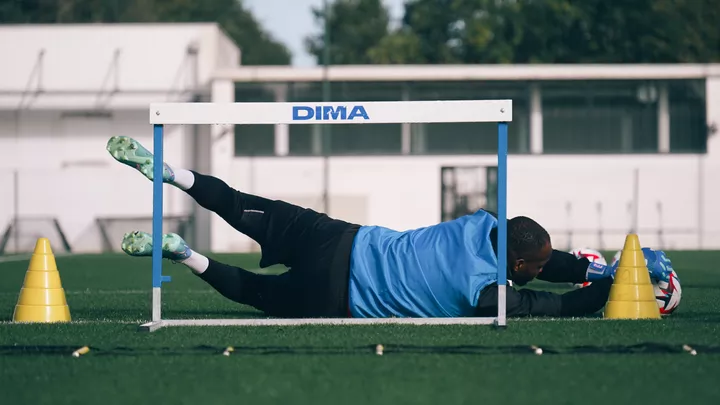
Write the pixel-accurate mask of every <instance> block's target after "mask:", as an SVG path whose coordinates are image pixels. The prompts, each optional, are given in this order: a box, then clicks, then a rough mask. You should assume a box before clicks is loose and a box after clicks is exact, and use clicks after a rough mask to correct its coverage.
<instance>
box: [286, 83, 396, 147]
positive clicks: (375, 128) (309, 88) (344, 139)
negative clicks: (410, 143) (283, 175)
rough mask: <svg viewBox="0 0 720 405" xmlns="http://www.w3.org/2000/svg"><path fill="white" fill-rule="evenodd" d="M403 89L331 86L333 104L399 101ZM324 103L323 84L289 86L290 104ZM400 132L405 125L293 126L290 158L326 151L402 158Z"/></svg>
mask: <svg viewBox="0 0 720 405" xmlns="http://www.w3.org/2000/svg"><path fill="white" fill-rule="evenodd" d="M401 85H402V84H401V83H398V82H388V83H368V82H334V83H331V84H330V100H331V101H335V102H343V101H397V100H401V97H402V87H401ZM322 100H323V83H322V82H310V83H293V84H291V85H290V88H289V92H288V101H290V102H309V103H315V102H320V101H322ZM401 128H402V124H363V125H357V124H332V125H328V124H325V125H290V128H289V131H290V140H289V143H290V145H289V150H290V155H321V154H323V151H325V150H327V151H328V153H329V154H331V155H355V154H400V153H401V151H402V146H401V144H402V139H401V137H402V135H401V133H402V130H401ZM326 136H328V138H325V137H326ZM324 140H326V142H324Z"/></svg>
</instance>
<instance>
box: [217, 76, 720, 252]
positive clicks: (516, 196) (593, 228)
mask: <svg viewBox="0 0 720 405" xmlns="http://www.w3.org/2000/svg"><path fill="white" fill-rule="evenodd" d="M706 94H707V102H708V104H707V121H708V124H709V125H713V124H714V125H720V79H718V78H711V79H708V81H707V83H706ZM719 139H720V138H718V135H717V134H715V135H714V136H712V137H711V138H710V139H709V142H708V153H707V154H687V155H677V154H672V155H671V154H668V155H664V154H650V155H646V154H643V155H633V154H623V155H584V156H576V155H575V156H574V155H522V156H521V155H513V156H510V157H509V175H508V183H509V186H508V214H509V215H510V216H515V215H527V216H530V217H533V218H535V219H537V220H538V221H540V222H541V223H542V224H543V225H544V226H546V227H547V228H548V229H549V230H550V231H551V232H552V234H553V237H554V238H555V241H556V243H557V244H558V245H559V246H564V245H573V246H590V247H599V248H608V249H614V248H619V247H621V246H622V242H623V240H624V235H625V233H626V232H627V231H628V230H629V229H630V227H631V226H632V220H631V218H632V216H631V213H630V211H629V209H628V206H629V204H631V203H632V201H633V200H634V198H635V197H634V196H635V193H636V191H635V188H634V184H635V183H634V181H635V173H637V176H638V184H639V187H638V189H637V196H638V219H637V221H638V227H639V228H640V230H641V232H640V237H641V241H642V242H643V243H644V244H647V245H652V246H659V245H662V247H663V248H675V249H716V248H720V213H718V212H717V210H716V209H714V208H713V207H714V205H715V203H714V202H715V201H717V199H718V198H720V191H719V190H718V189H717V188H716V187H714V186H713V184H715V182H716V179H717V178H718V176H720V140H719ZM224 158H225V159H228V158H229V159H232V165H231V166H230V167H228V168H224V169H222V170H219V171H218V172H217V173H216V175H218V176H221V177H224V178H226V179H227V180H228V182H229V183H230V184H232V185H233V186H235V187H237V188H239V189H242V190H244V191H248V192H251V193H255V194H260V195H263V196H267V197H270V198H278V199H285V200H288V201H291V202H294V203H296V204H300V205H303V206H309V207H312V208H315V209H322V207H323V206H322V186H323V160H322V159H321V158H318V157H284V158H277V157H254V158H253V157H230V156H225V157H224ZM215 159H220V156H215ZM329 162H330V165H329V167H330V171H329V173H330V175H329V184H330V186H329V190H330V194H331V203H330V206H331V207H330V215H331V216H337V217H340V218H343V219H346V220H349V221H355V222H359V223H362V224H373V225H383V226H388V227H391V228H395V229H410V228H415V227H421V226H425V225H430V224H433V223H436V222H438V221H439V220H440V205H441V202H440V183H441V182H440V170H441V167H442V166H444V165H450V166H452V165H494V164H495V162H496V160H495V157H494V156H492V155H482V156H406V157H332V158H330V159H329ZM568 204H570V206H571V211H570V213H568V208H567V207H568ZM598 204H601V206H602V212H601V213H600V214H599V213H598ZM216 228H217V229H215V230H214V233H213V235H214V238H213V241H212V247H213V249H214V250H217V251H238V250H247V249H256V248H257V246H256V245H255V244H254V243H253V242H251V241H249V240H248V239H247V238H246V237H244V236H242V235H239V234H238V233H237V232H236V231H234V230H233V229H231V228H230V227H229V226H228V225H227V224H224V223H219V222H218V223H217V225H216ZM599 229H604V230H605V235H604V236H603V237H601V238H600V237H598V235H597V233H596V232H597V231H598V230H599ZM570 230H574V235H573V236H572V238H570V236H569V235H568V231H570ZM660 230H663V231H664V232H665V235H664V236H661V235H659V233H658V232H659V231H660Z"/></svg>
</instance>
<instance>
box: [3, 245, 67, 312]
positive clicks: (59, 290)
mask: <svg viewBox="0 0 720 405" xmlns="http://www.w3.org/2000/svg"><path fill="white" fill-rule="evenodd" d="M13 321H14V322H69V321H70V308H69V307H68V304H67V301H66V300H65V290H64V289H63V287H62V283H60V273H59V272H58V269H57V265H56V264H55V255H53V252H52V249H51V248H50V241H49V240H48V239H47V238H40V239H38V241H37V243H36V244H35V251H34V252H33V255H32V257H31V258H30V265H29V266H28V270H27V273H25V281H24V282H23V286H22V289H21V290H20V297H19V298H18V302H17V305H16V306H15V313H14V314H13Z"/></svg>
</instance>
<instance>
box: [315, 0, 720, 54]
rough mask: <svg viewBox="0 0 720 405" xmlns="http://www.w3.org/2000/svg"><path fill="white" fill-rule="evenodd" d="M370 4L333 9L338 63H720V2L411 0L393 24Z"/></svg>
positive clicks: (361, 1) (361, 0) (364, 0)
mask: <svg viewBox="0 0 720 405" xmlns="http://www.w3.org/2000/svg"><path fill="white" fill-rule="evenodd" d="M370 3H378V2H377V1H374V0H372V1H371V0H356V1H351V0H342V1H340V0H339V1H338V2H337V3H336V4H335V5H333V6H332V7H331V9H332V10H333V12H334V14H333V15H332V16H331V19H330V22H331V24H330V26H331V38H330V42H331V44H332V45H331V46H332V55H333V63H405V64H412V63H431V64H440V63H443V64H448V63H709V62H717V61H720V29H718V21H720V0H633V1H627V0H583V1H575V0H408V1H407V2H406V4H405V15H404V17H403V20H402V24H401V26H400V27H399V28H398V29H397V30H394V31H393V30H389V29H388V27H387V25H384V24H383V21H386V20H387V19H384V20H383V19H377V18H374V16H376V15H378V13H381V11H378V9H377V8H376V9H371V8H370V7H368V6H367V5H369V4H370ZM379 8H380V9H381V8H382V7H380V6H379ZM342 10H345V11H346V12H345V13H341V12H340V11H342ZM348 10H349V11H348ZM383 12H384V11H383ZM373 13H374V14H373ZM316 15H317V16H318V19H319V20H320V21H322V18H323V16H322V13H317V14H316ZM369 21H372V22H373V23H372V24H370V23H368V22H369ZM370 27H374V28H373V29H374V30H375V31H374V32H376V33H381V32H382V33H384V34H383V35H382V37H380V38H378V36H377V35H368V33H367V31H366V30H368V29H370ZM338 31H340V32H341V34H342V35H338ZM321 36H322V35H321V34H320V35H318V37H321ZM318 37H316V38H315V40H314V41H313V42H312V44H313V46H312V47H311V52H312V53H313V54H314V55H316V56H318V57H320V56H321V55H322V41H319V40H317V38H318ZM348 39H350V40H348ZM336 55H339V60H335V59H336V57H337V56H336ZM348 55H350V56H348ZM318 60H319V61H320V60H321V59H318Z"/></svg>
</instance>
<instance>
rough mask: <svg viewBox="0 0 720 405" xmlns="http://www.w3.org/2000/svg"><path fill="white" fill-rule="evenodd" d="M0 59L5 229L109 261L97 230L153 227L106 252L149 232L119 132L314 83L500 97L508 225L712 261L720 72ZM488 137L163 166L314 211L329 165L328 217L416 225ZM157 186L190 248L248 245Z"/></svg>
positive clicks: (1, 47) (207, 134)
mask: <svg viewBox="0 0 720 405" xmlns="http://www.w3.org/2000/svg"><path fill="white" fill-rule="evenodd" d="M153 35H155V36H153ZM20 43H22V44H23V45H22V46H21V45H20ZM191 44H194V46H195V49H197V54H196V55H195V56H194V52H188V48H189V47H191ZM78 47H79V48H78ZM43 49H44V53H42V50H43ZM0 53H1V54H2V55H4V56H6V57H7V58H8V60H13V61H14V63H13V64H11V65H10V67H7V65H4V66H3V67H0V69H2V70H3V72H2V73H3V74H2V75H0V184H2V185H3V190H13V186H12V185H13V184H17V185H18V190H14V191H11V192H10V193H3V195H2V197H0V228H1V227H2V226H3V225H2V224H3V223H8V222H10V221H11V219H12V218H13V217H15V216H19V217H21V218H27V217H28V216H34V215H42V216H49V217H54V218H57V219H58V221H59V223H60V224H61V226H62V228H63V229H64V230H65V233H66V235H67V238H68V241H69V243H70V245H71V246H72V247H73V249H74V250H76V251H83V250H97V249H99V248H100V247H101V246H100V244H99V243H98V240H100V239H102V238H100V237H99V236H98V233H97V227H96V224H95V222H96V219H97V218H106V217H124V218H131V217H144V218H145V219H144V220H143V221H139V220H138V221H131V220H127V221H120V222H117V225H118V226H117V229H113V230H112V232H110V233H111V235H110V237H109V239H111V240H110V243H111V244H112V243H117V241H115V239H117V238H118V237H119V236H121V234H122V232H124V231H127V230H131V229H135V228H137V227H142V228H143V229H148V230H149V221H148V220H147V218H148V217H149V216H150V214H151V206H152V204H151V187H150V183H149V182H147V181H145V183H143V179H142V178H141V177H140V176H139V175H138V174H137V173H133V171H132V170H130V169H127V168H125V167H120V165H118V164H116V163H115V162H114V161H113V160H112V158H110V156H108V155H107V153H106V152H105V151H104V145H105V142H106V140H107V138H108V137H109V136H111V135H132V136H135V137H138V138H140V139H141V140H143V141H145V142H146V143H147V144H148V145H150V140H151V127H150V126H149V124H148V116H147V111H148V110H147V107H148V103H149V102H151V101H166V100H177V99H180V100H191V99H192V97H193V96H198V98H196V99H201V100H206V101H217V102H229V101H298V102H301V101H302V102H312V101H320V100H321V97H322V91H321V89H322V81H323V78H324V77H327V78H328V79H329V80H330V82H331V100H333V101H369V100H415V99H471V98H479V99H487V98H512V99H513V103H514V114H513V115H514V116H513V122H512V123H511V125H510V149H511V155H510V157H509V159H508V160H509V177H508V179H509V189H508V213H509V215H511V216H514V215H527V216H530V217H533V218H535V219H537V220H538V221H539V222H541V223H542V224H543V225H545V226H546V227H547V228H548V229H549V230H550V231H551V233H552V235H553V238H554V241H555V243H556V246H558V247H560V248H565V247H568V246H577V247H579V246H589V247H596V248H602V249H614V248H619V247H620V246H621V244H622V241H623V239H624V235H625V234H626V233H627V232H629V231H630V230H633V229H635V230H637V231H638V233H639V234H640V238H641V241H642V242H643V243H644V244H645V245H649V246H657V247H662V248H666V249H672V248H675V249H717V248H720V213H718V211H717V210H715V209H713V208H714V205H713V201H715V200H716V199H718V198H720V191H718V189H717V187H713V185H714V184H715V183H716V179H717V178H719V177H720V141H719V140H718V136H717V134H716V133H714V132H713V130H712V129H713V128H717V127H718V126H720V65H611V66H604V65H591V66H565V65H560V66H558V65H552V66H543V65H534V66H345V67H332V68H330V69H329V70H328V71H327V72H326V71H324V70H323V69H322V68H303V69H298V68H292V67H243V66H238V65H237V63H236V62H238V63H239V61H240V58H239V54H240V52H239V51H238V50H237V48H236V47H235V46H234V45H233V44H232V43H231V42H230V41H229V40H228V39H227V37H226V36H224V35H223V34H222V32H220V30H218V29H217V28H216V27H215V26H214V25H160V26H158V25H150V26H148V25H87V26H40V27H38V26H25V27H12V26H10V27H5V28H0ZM193 69H194V71H195V72H197V73H196V74H194V73H192V72H193ZM6 71H7V72H6ZM325 74H327V76H325ZM38 89H41V90H43V91H42V92H39V91H38ZM193 89H195V90H196V91H195V92H193V91H192V90H193ZM113 90H117V91H113ZM491 130H493V127H492V126H488V125H486V124H478V125H467V124H456V125H413V126H411V125H396V126H394V125H377V124H376V125H367V126H366V125H360V126H358V125H355V126H352V127H350V126H343V125H342V124H338V125H333V128H332V134H331V138H330V139H331V141H330V142H329V144H330V149H329V158H327V160H326V159H325V158H323V157H322V145H323V142H322V140H323V139H322V137H321V132H320V131H319V127H318V128H313V127H311V126H300V125H297V126H294V125H289V126H288V125H277V126H271V125H270V126H254V127H238V128H235V131H234V132H235V133H234V136H233V133H232V132H233V131H232V129H231V128H226V127H220V126H214V127H200V128H192V127H184V128H177V127H171V128H169V130H168V137H167V139H168V142H167V143H166V145H167V148H168V151H167V154H166V156H167V157H168V158H167V160H169V161H171V162H173V163H176V164H177V165H185V166H187V167H193V168H196V169H198V170H201V171H203V172H209V173H212V174H214V175H216V176H218V177H220V178H222V179H224V180H226V181H227V182H228V183H229V184H231V185H232V186H234V187H236V188H238V189H241V190H243V191H246V192H249V193H255V194H260V195H263V196H266V197H269V198H278V199H285V200H289V201H291V202H295V203H298V204H301V205H305V206H310V207H313V208H316V209H318V210H322V209H323V208H324V205H323V198H322V196H323V192H324V184H326V183H325V174H326V172H325V170H324V168H325V163H327V167H328V168H329V170H328V171H327V185H328V188H327V191H328V195H329V203H330V206H329V214H330V215H331V216H337V217H341V218H343V219H346V220H350V221H355V222H358V223H363V224H378V225H384V226H388V227H392V228H396V229H408V228H414V227H420V226H425V225H429V224H432V223H436V222H438V221H440V220H442V218H443V216H442V212H443V203H442V192H441V188H442V183H443V181H442V177H443V176H441V170H442V168H443V167H458V166H468V165H469V166H480V168H478V169H476V170H474V171H471V172H472V175H471V177H470V178H469V179H467V180H466V183H468V184H465V186H466V190H465V191H466V192H467V193H473V192H474V193H480V194H483V193H484V192H485V187H484V184H483V182H484V179H486V177H484V173H485V172H486V169H485V167H492V166H494V164H495V154H494V147H493V142H494V135H493V134H494V130H493V131H491ZM211 132H212V133H211ZM191 145H196V146H197V147H194V148H193V147H190V146H191ZM193 151H195V152H193ZM14 176H15V178H17V179H19V181H17V182H15V183H14V182H13V178H14ZM478 182H479V183H478ZM474 183H478V184H479V185H476V184H474ZM475 186H477V187H475ZM166 190H167V194H166V195H167V197H166V200H165V201H166V202H165V212H166V214H167V215H180V216H184V215H187V214H194V215H193V217H194V218H195V221H194V222H193V223H194V224H195V225H196V227H195V229H196V232H195V233H193V234H192V238H193V239H194V240H195V243H196V244H197V245H198V246H200V247H201V248H207V247H209V248H211V249H212V250H214V251H218V252H221V251H248V250H251V249H255V248H256V246H255V245H254V243H251V242H250V241H249V240H248V239H247V238H246V237H244V236H242V235H240V234H238V233H237V232H236V231H234V230H233V229H232V228H230V227H229V226H228V225H227V224H225V223H224V222H223V221H222V220H221V219H219V218H217V217H215V216H210V215H208V214H207V213H205V212H204V211H203V210H197V209H196V207H195V205H194V204H192V202H191V201H189V199H188V198H187V197H186V196H184V195H183V194H182V193H178V192H177V191H176V190H173V189H172V188H171V187H166ZM467 193H464V192H463V191H462V190H461V192H460V194H467ZM456 197H458V196H456ZM459 197H463V196H462V195H460V196H459ZM467 197H468V198H469V202H468V208H470V209H472V208H473V207H474V205H473V204H478V203H479V204H482V203H483V201H484V196H482V195H480V196H479V197H477V198H476V196H472V195H468V196H467ZM491 199H492V198H491ZM446 201H447V200H446ZM21 223H22V221H21ZM126 228H127V229H126ZM208 235H210V237H208ZM1 237H2V235H0V238H1Z"/></svg>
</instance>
